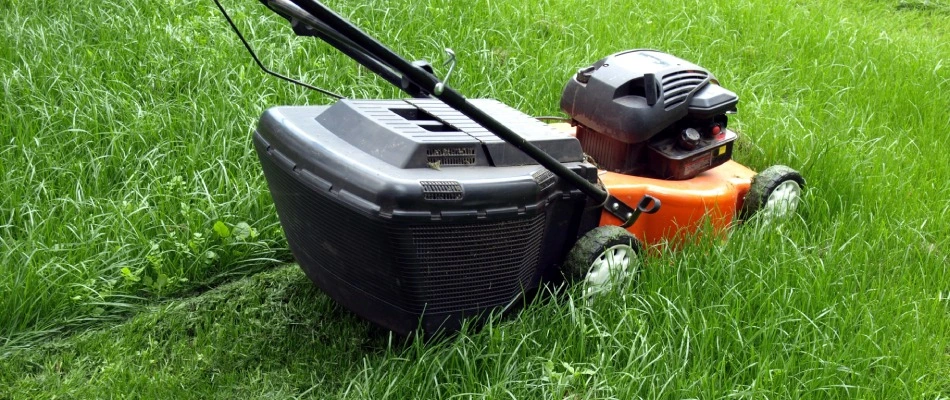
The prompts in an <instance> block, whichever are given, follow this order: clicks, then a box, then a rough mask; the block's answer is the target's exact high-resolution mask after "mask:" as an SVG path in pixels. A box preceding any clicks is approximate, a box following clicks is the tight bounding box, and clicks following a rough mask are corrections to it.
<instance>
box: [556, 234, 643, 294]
mask: <svg viewBox="0 0 950 400" xmlns="http://www.w3.org/2000/svg"><path fill="white" fill-rule="evenodd" d="M640 248H641V245H640V241H639V240H637V238H636V237H634V236H633V235H632V234H630V232H627V230H626V229H624V228H621V227H619V226H613V225H606V226H599V227H597V228H594V229H592V230H591V231H590V232H587V233H586V234H585V235H584V236H582V237H581V238H580V239H579V240H578V241H577V243H576V244H574V247H572V248H571V251H570V252H569V253H568V254H567V258H565V260H564V263H563V264H562V265H561V272H562V273H563V274H564V278H565V279H566V280H567V281H568V282H569V283H571V284H577V283H580V282H586V283H590V282H587V280H588V274H589V273H590V272H591V270H592V269H594V267H595V263H597V266H600V267H601V268H603V267H604V265H607V268H608V269H609V272H611V273H613V272H614V268H616V267H617V266H616V265H612V264H610V263H612V262H616V261H617V260H624V261H623V262H621V263H617V264H622V263H628V264H632V265H623V270H622V271H623V272H624V273H625V274H626V273H632V274H636V273H637V272H639V269H640V260H639V258H638V256H637V255H638V254H639V253H640ZM621 252H622V253H624V254H621ZM605 257H610V259H607V258H605ZM605 263H606V264H605ZM631 267H632V268H633V271H630V269H631Z"/></svg>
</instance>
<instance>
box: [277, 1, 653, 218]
mask: <svg viewBox="0 0 950 400" xmlns="http://www.w3.org/2000/svg"><path fill="white" fill-rule="evenodd" d="M260 1H261V2H262V3H263V4H264V5H266V6H267V7H268V8H270V9H271V10H272V11H274V12H275V13H277V14H279V15H281V16H282V17H284V18H286V19H288V20H289V21H290V22H291V24H292V25H293V26H294V32H295V33H297V34H298V35H305V36H317V37H319V38H320V39H322V40H323V41H325V42H327V43H328V44H330V45H331V46H333V47H335V48H336V49H337V50H340V51H341V52H342V53H343V54H345V55H347V56H349V57H350V58H353V59H354V60H355V61H357V62H358V63H360V64H362V65H363V66H365V67H366V68H368V69H369V70H370V71H372V72H373V73H376V74H377V75H379V76H380V77H382V78H383V79H385V80H386V81H388V82H389V83H391V84H393V85H395V86H396V87H398V88H400V89H401V90H403V91H405V92H406V93H408V94H409V95H410V96H414V97H435V98H437V99H439V100H441V101H442V102H443V103H445V104H446V105H448V106H449V107H452V108H453V109H455V110H457V111H458V112H460V113H462V114H464V115H465V116H467V117H468V118H470V119H471V120H472V121H474V122H475V123H477V124H479V125H481V126H482V127H484V128H485V129H487V130H488V131H490V132H491V133H493V134H495V136H498V137H499V138H501V139H502V140H504V141H505V142H507V143H509V144H511V145H512V146H514V147H515V148H517V149H518V150H521V151H522V152H524V153H525V154H527V155H528V156H529V157H531V158H532V159H534V160H535V161H537V162H538V163H539V164H541V166H543V167H545V168H547V169H548V170H550V171H551V172H553V173H554V174H555V175H557V176H558V177H559V178H561V179H564V180H567V181H568V182H569V183H570V184H571V185H573V186H574V187H576V188H577V189H579V190H580V191H581V192H583V193H584V194H586V195H588V196H590V197H591V198H592V199H593V200H594V201H595V202H596V203H598V204H603V205H604V208H605V209H606V210H607V211H608V212H610V213H611V214H613V215H614V216H616V217H618V218H619V219H620V220H621V221H622V222H623V223H624V224H625V225H631V224H633V222H634V221H635V220H636V218H637V216H639V214H640V213H641V212H644V211H647V210H646V209H644V208H645V207H643V206H644V205H645V204H644V202H645V201H647V200H648V199H653V200H654V201H655V205H656V207H654V209H653V210H651V211H652V212H656V209H658V208H659V204H660V202H659V201H658V200H657V199H655V198H653V197H652V196H649V195H646V196H645V197H644V198H643V199H641V201H640V203H641V204H640V205H638V206H639V207H630V206H629V205H627V204H625V203H624V202H623V201H621V200H619V199H617V198H615V197H613V196H611V195H610V194H609V193H607V191H606V190H603V189H601V188H600V187H598V186H597V185H595V184H593V183H590V182H588V181H587V179H585V178H584V177H583V176H581V175H580V174H577V173H575V172H573V171H571V170H570V169H569V168H567V167H566V166H564V165H563V164H561V163H560V162H559V161H557V160H556V159H555V158H554V157H551V155H549V154H547V153H545V152H544V151H543V150H541V149H539V148H538V147H537V146H535V145H533V144H531V143H530V142H528V141H527V140H525V139H524V138H522V137H521V136H519V135H518V134H517V133H515V132H514V131H512V130H511V129H510V128H508V127H507V126H505V125H504V124H502V123H501V122H499V121H498V120H496V119H495V118H493V117H492V116H491V115H488V114H487V113H485V112H484V111H482V110H481V109H479V108H478V107H475V106H474V105H472V104H471V103H470V102H469V101H468V100H467V99H466V98H465V96H463V95H462V94H461V93H459V92H458V91H456V90H455V89H453V88H451V87H449V86H447V85H446V84H445V82H443V81H440V80H439V78H437V77H436V76H435V75H434V74H433V73H432V72H430V71H427V70H426V69H424V68H423V67H422V66H421V65H419V64H416V63H412V62H410V61H408V60H406V59H405V58H403V57H401V56H400V55H398V54H396V53H395V52H393V51H392V50H390V49H389V48H388V47H386V46H385V45H384V44H382V43H380V42H379V41H378V40H376V39H375V38H373V37H372V36H370V35H368V34H367V33H365V32H363V31H362V30H360V29H359V28H358V27H356V26H354V25H353V24H351V23H350V22H349V21H347V20H346V19H345V18H343V17H342V16H340V15H338V14H337V13H335V12H334V11H333V10H331V9H329V8H328V7H327V6H325V5H323V4H322V3H320V2H319V1H317V0H260ZM298 23H302V24H305V25H307V26H308V27H309V28H310V29H309V30H308V29H306V28H303V27H298ZM652 212H650V213H652Z"/></svg>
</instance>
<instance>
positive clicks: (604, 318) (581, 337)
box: [0, 0, 950, 399]
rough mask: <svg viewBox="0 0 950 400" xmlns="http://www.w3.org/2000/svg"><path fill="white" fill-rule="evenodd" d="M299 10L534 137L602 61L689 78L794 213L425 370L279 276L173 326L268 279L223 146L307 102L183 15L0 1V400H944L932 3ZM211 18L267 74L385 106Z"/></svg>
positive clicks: (363, 75) (271, 20)
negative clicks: (443, 63)
mask: <svg viewBox="0 0 950 400" xmlns="http://www.w3.org/2000/svg"><path fill="white" fill-rule="evenodd" d="M329 3H330V5H331V6H332V7H334V8H335V9H337V10H340V11H341V12H342V13H343V14H345V15H348V16H349V17H350V18H351V19H353V20H354V22H356V23H357V24H358V25H360V26H362V27H364V28H365V29H366V30H367V31H369V32H371V33H373V34H374V35H376V36H378V37H379V38H380V39H382V40H383V41H384V42H386V43H388V44H390V45H391V46H392V47H393V48H394V49H395V50H396V51H397V52H400V53H402V54H405V55H407V56H408V57H410V58H428V59H430V60H432V61H437V60H438V59H439V58H440V57H441V56H440V54H441V52H442V48H443V47H451V48H452V49H454V50H455V51H456V53H457V54H458V55H459V62H460V64H459V67H458V70H457V71H456V73H455V75H454V76H453V85H454V86H456V87H458V88H459V89H461V90H462V91H463V92H464V93H466V94H468V95H469V96H470V97H494V98H498V99H500V100H502V101H504V102H506V103H508V104H511V105H513V106H516V107H518V108H520V109H522V110H524V111H526V112H528V113H530V114H536V115H541V114H544V115H549V114H552V113H556V112H558V110H557V104H558V97H559V95H560V91H561V88H562V85H563V83H564V81H565V79H566V77H567V76H569V74H570V73H571V72H572V71H575V70H576V69H577V68H579V67H581V66H584V65H587V64H589V63H591V62H592V61H594V60H595V59H597V58H599V57H601V56H604V55H607V54H610V53H612V52H615V51H619V50H622V49H627V48H656V49H661V50H664V51H667V52H671V53H673V54H676V55H678V56H680V57H682V58H685V59H688V60H691V61H694V62H696V63H698V64H700V65H703V66H705V67H707V68H709V69H710V70H711V71H713V72H714V73H715V74H716V75H717V77H718V78H719V80H720V81H721V83H722V84H723V85H724V86H725V87H727V88H729V89H731V90H733V91H736V92H737V93H738V94H739V96H740V98H741V102H740V106H739V107H740V113H739V115H737V116H736V117H735V118H733V119H732V121H731V124H732V125H731V126H732V127H734V128H736V129H737V130H739V131H740V134H741V135H742V138H741V139H740V143H739V147H738V149H737V151H736V158H737V159H738V160H739V161H740V162H743V163H745V164H747V165H749V166H751V167H753V168H756V169H761V168H764V167H766V166H768V165H771V164H786V165H790V166H793V167H795V168H797V169H799V170H801V171H802V172H803V174H804V175H805V177H806V179H807V181H808V186H807V193H806V201H807V203H806V204H805V207H804V209H803V210H801V212H800V215H799V218H797V219H793V220H792V221H789V222H787V223H785V224H783V225H779V226H759V225H757V224H754V223H753V224H747V225H744V226H741V227H739V228H737V229H736V230H734V231H733V232H732V234H731V237H730V239H729V241H728V242H726V243H719V242H700V243H697V244H696V245H694V246H690V247H687V248H685V249H681V250H680V251H677V252H675V253H667V254H662V255H660V256H657V257H651V258H649V259H647V260H646V263H647V268H646V270H645V272H644V273H643V274H642V275H641V279H640V281H639V282H638V284H637V285H635V286H633V285H632V286H630V287H628V288H625V289H626V290H621V291H618V292H617V293H613V294H612V295H610V296H608V297H607V298H604V299H602V301H598V302H596V303H595V304H593V305H591V306H588V305H587V304H583V303H582V302H577V301H574V300H572V298H571V297H570V296H566V297H549V298H546V300H543V301H541V302H538V303H537V304H534V305H532V306H531V307H530V308H529V309H528V310H527V311H526V312H523V313H522V314H521V315H520V316H519V317H518V318H516V319H509V320H500V319H498V320H493V321H492V322H491V323H490V324H489V325H488V326H487V327H485V328H484V329H481V330H470V331H468V332H464V333H462V334H461V335H459V336H457V337H454V338H451V339H449V340H446V341H444V342H437V343H428V344H426V343H422V342H415V343H412V344H410V345H402V344H396V343H390V342H389V340H388V338H386V337H385V336H379V335H378V334H376V333H373V332H372V331H371V330H368V328H367V327H366V326H365V325H364V324H363V323H361V322H359V321H357V320H356V319H354V318H353V317H351V316H349V315H348V314H346V313H345V312H342V311H340V310H339V308H337V307H336V306H334V305H332V303H330V302H329V300H328V299H327V298H326V297H325V296H323V295H321V294H319V293H318V292H316V291H315V289H313V288H312V286H311V285H310V284H309V282H308V281H307V280H306V278H304V277H303V276H302V275H301V274H300V272H299V271H297V270H295V269H293V268H284V269H277V270H274V271H271V272H266V273H263V274H258V275H255V276H254V277H251V278H248V279H243V280H239V281H238V282H235V283H233V284H229V285H225V286H223V287H220V288H216V289H212V290H211V291H210V292H208V293H205V294H202V295H200V296H192V295H193V294H197V293H201V292H204V291H205V290H206V289H208V288H212V287H215V286H218V285H219V284H220V283H222V282H225V281H229V280H234V279H235V278H240V277H243V276H247V275H251V274H254V273H256V272H258V271H261V270H263V269H266V268H267V267H269V266H273V265H276V264H277V263H280V262H284V261H289V260H290V257H289V254H288V252H287V251H286V243H285V242H284V239H283V237H282V235H281V233H280V231H279V227H278V225H277V219H276V214H275V211H274V208H273V206H272V205H271V202H270V198H269V196H268V194H267V192H266V186H265V182H264V180H263V178H262V175H261V174H260V172H259V169H258V168H259V167H258V165H257V160H256V159H255V156H254V155H253V153H252V151H251V146H250V140H249V138H250V131H251V130H252V128H253V126H254V121H255V119H256V116H257V115H259V113H260V112H261V111H262V110H263V109H265V108H266V107H268V106H271V105H276V104H305V103H324V102H327V99H325V98H323V97H321V96H320V95H318V94H313V93H310V92H305V91H303V90H302V89H299V88H296V87H293V86H290V85H288V84H284V83H281V82H277V81H274V80H272V79H271V78H268V77H266V76H265V75H263V74H262V73H260V72H259V71H258V70H256V69H255V68H254V67H253V65H252V64H251V63H250V59H249V58H248V57H247V56H246V55H245V54H244V53H243V49H242V48H241V46H240V44H239V43H238V42H237V41H236V40H235V38H234V37H233V36H232V34H231V33H230V32H229V31H228V29H227V26H226V25H225V24H224V22H223V20H222V18H221V17H220V16H219V15H217V14H216V12H215V9H214V8H213V4H212V3H210V2H205V1H170V2H161V3H154V4H153V3H148V4H145V3H131V4H125V3H123V4H118V3H110V2H88V1H77V2H69V3H59V2H43V1H39V2H22V1H18V0H6V1H3V0H0V11H2V15H0V21H2V24H0V87H2V88H3V101H2V102H0V129H2V131H0V161H2V162H0V193H3V196H0V310H2V312H0V338H2V339H0V342H2V343H0V360H2V361H3V362H2V363H0V397H5V395H9V396H11V397H13V396H23V397H33V396H35V395H43V396H46V397H51V396H54V395H60V396H73V397H109V396H118V395H120V393H121V394H122V395H130V396H136V397H175V396H179V397H195V396H198V395H204V396H208V397H211V396H219V397H234V396H239V397H290V396H296V395H302V397H318V398H320V397H323V398H337V397H349V398H374V399H381V398H450V397H453V396H455V397H461V398H476V397H487V398H553V397H557V398H568V397H571V398H639V397H642V398H723V397H730V398H732V397H740V398H766V397H767V398H799V397H812V398H830V397H842V398H888V399H890V398H947V397H950V380H948V379H947V376H950V357H948V355H947V354H948V349H950V347H948V346H950V341H948V337H950V322H948V321H950V318H948V306H950V301H948V300H947V298H948V297H950V275H948V271H947V269H948V266H947V265H948V261H950V260H948V249H950V222H948V220H950V200H948V199H950V185H948V184H947V182H950V156H948V154H947V153H948V152H947V151H946V149H947V148H950V146H948V145H950V135H948V133H947V132H948V131H950V113H948V110H950V66H948V65H947V60H948V59H950V44H948V43H950V40H948V39H950V32H948V29H950V28H948V27H950V14H947V13H946V12H944V11H943V10H944V8H941V7H939V5H942V4H943V3H941V2H932V1H931V2H920V4H918V3H912V2H893V1H873V2H830V1H829V2H810V3H796V2H791V3H786V2H756V3H748V2H745V3H743V2H730V1H718V0H713V1H680V2H674V3H661V2H650V3H630V2H621V1H605V2H577V1H569V0H561V1H553V0H552V1H540V2H530V3H519V2H508V1H478V2H470V3H465V4H462V3H459V2H449V1H440V0H430V1H421V2H417V1H391V2H381V3H379V4H376V3H374V4H372V5H367V4H361V3H353V2H346V1H342V0H339V1H332V2H329ZM915 4H916V5H919V7H918V6H914V5H915ZM933 4H937V5H938V6H932V5H933ZM226 5H227V6H228V7H229V8H230V9H232V10H233V12H234V16H235V18H236V20H237V21H238V23H239V24H240V25H241V26H242V28H243V29H244V30H245V31H246V33H247V34H248V36H249V37H251V38H252V40H253V42H254V44H255V46H256V47H258V50H259V53H260V54H261V55H262V56H263V58H264V59H265V60H266V63H268V64H269V65H270V66H272V67H273V68H274V69H276V70H278V71H282V72H286V73H288V74H291V75H295V76H298V77H301V78H302V79H303V80H305V81H308V82H314V83H318V84H320V85H321V86H325V87H327V88H328V89H330V90H333V91H335V92H338V93H343V94H345V95H347V96H351V97H371V98H380V97H393V96H398V95H399V94H398V93H397V92H395V90H394V89H392V88H389V87H387V86H386V85H384V84H383V83H382V82H381V81H379V80H378V79H374V78H372V77H369V76H367V72H365V71H363V70H360V69H359V68H357V67H355V66H354V65H353V63H352V62H350V61H349V60H346V59H345V58H344V57H342V56H340V55H338V54H336V53H334V52H333V51H332V50H330V49H328V48H327V47H326V46H321V45H319V44H317V43H315V42H313V41H311V40H307V39H300V38H294V37H292V36H291V34H290V30H289V28H288V27H287V26H285V24H284V23H282V22H281V20H280V19H279V18H276V17H275V16H272V15H269V14H268V13H267V12H266V11H265V10H263V8H262V7H261V6H259V4H257V2H229V3H226ZM219 222H220V224H219ZM163 276H164V278H163ZM106 322H110V323H106ZM67 333H68V334H67ZM40 339H43V340H40ZM50 339H52V341H49V340H50Z"/></svg>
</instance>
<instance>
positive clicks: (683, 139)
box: [215, 0, 804, 335]
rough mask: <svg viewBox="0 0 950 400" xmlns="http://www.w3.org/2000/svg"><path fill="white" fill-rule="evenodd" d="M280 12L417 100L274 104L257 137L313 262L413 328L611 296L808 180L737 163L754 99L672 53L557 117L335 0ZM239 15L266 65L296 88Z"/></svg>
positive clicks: (320, 274) (276, 6) (780, 209)
mask: <svg viewBox="0 0 950 400" xmlns="http://www.w3.org/2000/svg"><path fill="white" fill-rule="evenodd" d="M215 1H216V2H217V0H215ZM262 3H263V4H264V5H266V6H267V7H268V8H269V9H270V10H271V11H274V12H276V13H277V14H278V15H280V16H282V17H284V18H285V19H287V20H288V21H289V22H290V23H291V26H292V27H293V30H294V32H295V33H296V34H298V35H303V36H314V37H317V38H319V39H322V40H323V41H325V42H327V43H329V44H330V45H332V46H333V47H335V48H337V49H338V50H340V51H341V52H342V53H344V54H346V55H347V56H349V57H351V58H353V59H354V60H356V61H357V62H359V63H360V64H362V65H363V66H364V67H366V68H367V69H369V70H370V71H372V72H374V73H376V74H377V75H379V76H380V77H382V78H383V79H385V80H386V81H388V82H390V83H392V84H393V85H395V86H397V87H398V88H400V89H401V90H403V91H404V92H406V93H407V94H408V95H409V96H410V97H409V98H406V99H389V100H371V99H343V98H339V100H338V101H336V102H335V103H333V104H332V105H326V106H278V107H273V108H270V109H269V110H267V111H266V112H264V113H263V115H262V116H261V118H260V120H259V123H258V126H257V129H256V131H255V133H254V144H255V148H256V150H257V154H258V156H259V158H260V162H261V164H262V166H263V170H264V175H265V177H266V180H267V183H268V187H269V190H270V193H271V196H272V197H273V200H274V203H275V205H276V209H277V213H278V216H279V218H280V222H281V226H282V227H283V230H284V233H285V235H286V237H287V241H288V244H289V246H290V249H291V251H292V252H293V254H294V256H295V258H296V259H297V261H298V262H299V265H300V267H301V268H302V269H303V270H304V272H305V273H306V274H307V276H308V277H309V278H310V279H311V280H312V281H313V282H314V283H315V284H316V285H317V286H318V287H319V288H320V289H322V290H323V291H324V292H326V293H327V294H328V295H329V296H330V297H331V298H333V299H334V300H335V301H336V302H338V303H339V304H341V305H343V306H344V307H345V308H347V309H349V310H351V311H353V312H354V313H356V314H357V315H359V316H361V317H363V318H365V319H366V320H369V321H370V322H372V323H374V324H376V325H378V326H381V327H383V328H385V329H388V330H391V331H393V332H395V333H398V334H403V335H406V334H409V333H411V332H413V331H415V330H416V329H421V330H423V331H424V332H426V333H432V332H437V331H453V330H457V329H458V328H459V327H460V326H461V325H462V323H463V321H465V320H466V319H468V318H472V317H478V316H484V315H486V314H488V313H491V312H505V311H506V310H512V309H515V308H517V307H518V306H519V305H520V304H523V303H524V302H525V301H526V299H527V298H528V297H530V296H531V293H536V292H537V289H538V288H539V287H541V285H542V284H544V283H545V282H556V281H564V280H566V281H568V282H575V283H580V284H583V285H585V289H584V290H585V293H587V291H588V290H597V288H603V287H605V286H609V284H610V282H611V281H613V280H614V279H615V277H617V276H621V275H624V274H630V273H632V272H633V270H634V269H636V267H637V266H638V259H637V257H638V255H637V253H638V252H639V251H640V250H641V245H653V244H656V243H661V242H666V241H669V240H671V239H675V238H676V237H678V236H680V235H683V234H686V233H690V232H694V231H695V230H696V229H698V227H700V226H701V225H702V224H704V223H705V222H704V221H709V223H711V224H712V225H713V226H714V227H716V228H717V229H726V228H727V227H729V226H730V225H732V224H733V222H734V221H737V220H738V219H740V218H748V217H749V216H751V214H752V213H754V212H759V213H765V214H767V215H769V216H770V217H777V216H782V215H787V214H789V213H791V212H793V211H794V210H795V208H796V206H797V204H798V201H799V197H800V194H801V190H802V186H803V185H804V180H803V179H802V177H801V175H800V174H799V173H798V172H795V171H794V170H792V169H791V168H788V167H784V166H775V167H771V168H769V169H766V170H765V171H763V172H762V173H759V174H756V173H755V172H753V171H752V170H750V169H748V168H746V167H744V166H742V165H740V164H738V163H736V162H734V161H731V158H732V152H733V148H734V144H735V142H736V139H737V135H736V133H735V132H733V131H732V130H729V129H728V118H727V114H730V113H732V112H734V111H735V110H736V104H737V102H738V97H737V96H736V95H735V94H734V93H732V92H730V91H728V90H726V89H724V88H723V87H721V86H719V84H718V81H717V80H716V78H715V77H714V76H713V75H712V74H711V73H709V72H708V71H707V70H705V69H703V68H701V67H699V66H697V65H694V64H692V63H689V62H687V61H685V60H682V59H679V58H677V57H674V56H672V55H669V54H665V53H662V52H659V51H654V50H629V51H623V52H619V53H616V54H612V55H610V56H607V57H604V58H602V59H600V60H599V61H597V62H595V63H593V64H592V65H590V66H587V67H585V68H581V69H580V70H579V71H577V72H576V73H574V74H573V75H571V76H570V77H569V78H568V79H567V84H566V86H565V89H564V92H563V95H562V97H561V104H560V106H561V109H562V110H563V111H564V112H565V113H566V114H567V116H568V117H567V118H566V120H567V121H568V122H567V123H564V122H562V123H554V124H548V123H545V122H542V121H541V120H539V119H537V118H532V117H529V116H528V115H525V114H523V113H521V112H519V111H517V110H515V109H513V108H511V107H508V106H506V105H505V104H503V103H501V102H498V101H495V100H490V99H471V100H470V99H466V98H465V97H464V96H462V95H461V94H460V93H459V92H457V91H456V90H454V89H453V88H451V87H450V86H448V84H447V81H448V80H449V77H450V76H451V74H452V71H453V69H454V66H455V64H454V63H455V57H454V53H452V51H451V50H448V49H446V52H447V53H448V54H449V56H450V58H449V60H450V61H449V62H448V64H447V65H449V68H448V73H447V74H446V75H445V78H443V79H439V78H438V77H436V75H435V73H434V69H433V68H432V66H431V65H430V64H429V63H426V62H421V61H416V62H410V61H408V60H406V59H404V58H402V57H401V56H399V55H397V54H395V53H394V52H393V51H392V50H390V49H388V48H387V47H386V46H384V45H383V44H381V43H380V42H378V41H377V40H376V39H374V38H372V37H370V36H369V35H367V34H366V33H364V32H363V31H361V30H360V29H359V28H357V27H355V26H353V25H352V24H350V22H349V21H347V20H346V19H344V18H342V17H341V16H339V15H337V14H336V13H334V12H333V11H332V10H330V9H328V8H327V7H326V6H324V5H323V4H321V3H319V2H317V1H314V0H262ZM218 6H219V8H220V3H218ZM221 11H222V12H223V13H224V15H225V17H226V18H227V20H228V22H229V23H230V24H231V27H232V28H233V29H234V30H235V32H236V33H237V34H238V36H239V37H241V40H242V41H243V42H244V45H245V46H246V47H247V49H248V50H249V51H250V52H251V54H252V56H254V59H255V61H257V63H258V65H259V66H261V68H262V69H264V70H265V71H267V72H268V73H271V74H274V75H277V76H279V77H282V78H284V79H288V80H289V79H290V78H287V77H284V76H282V75H279V74H277V73H275V72H272V71H270V70H268V69H267V68H266V67H264V66H263V64H262V63H261V62H260V61H259V59H258V58H257V56H256V55H254V52H253V50H252V49H251V47H250V45H249V44H248V43H247V41H246V40H244V38H243V36H242V35H241V33H240V32H239V31H238V30H237V28H236V27H235V25H234V24H233V22H232V21H231V19H230V17H228V16H227V13H226V12H225V10H224V9H223V8H221ZM298 83H299V82H298ZM317 90H321V92H323V93H328V92H326V91H324V90H322V89H317ZM328 94H330V95H332V93H328ZM335 97H339V96H335ZM475 320H478V319H477V318H476V319H475Z"/></svg>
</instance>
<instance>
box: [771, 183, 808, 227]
mask: <svg viewBox="0 0 950 400" xmlns="http://www.w3.org/2000/svg"><path fill="white" fill-rule="evenodd" d="M801 195H802V187H801V185H799V184H798V182H795V181H793V180H787V181H784V182H782V183H780V184H779V185H778V186H776V187H775V190H773V191H772V193H770V194H769V198H768V199H766V200H765V204H764V205H763V206H762V212H763V213H764V214H765V215H766V216H767V217H769V218H783V217H785V216H787V215H790V214H792V213H794V212H795V210H796V209H797V208H798V202H799V200H800V199H801Z"/></svg>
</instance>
